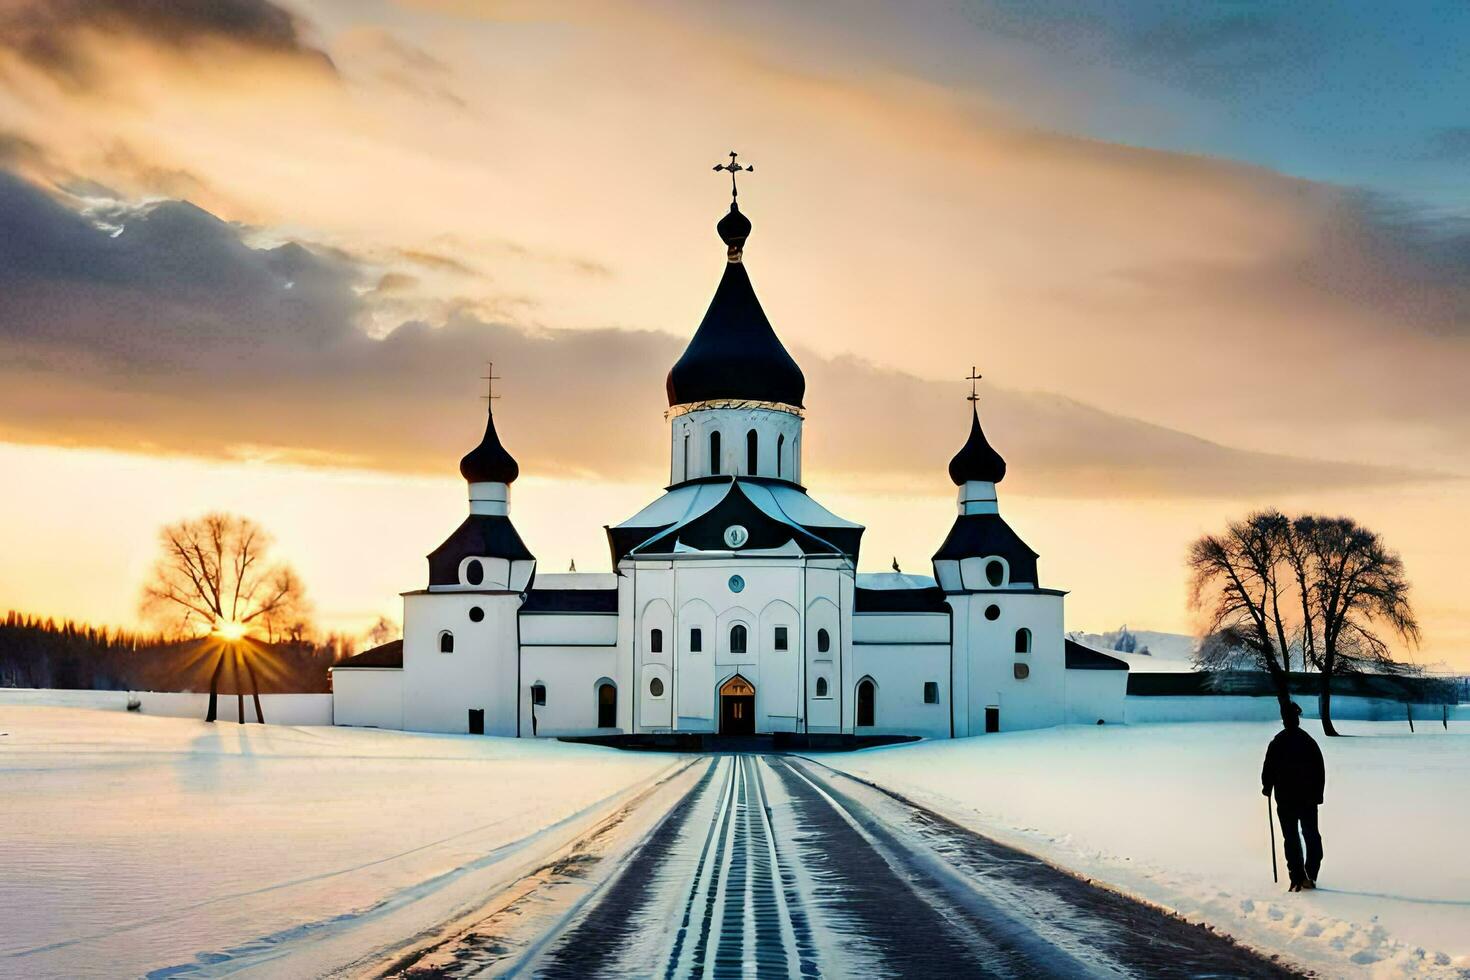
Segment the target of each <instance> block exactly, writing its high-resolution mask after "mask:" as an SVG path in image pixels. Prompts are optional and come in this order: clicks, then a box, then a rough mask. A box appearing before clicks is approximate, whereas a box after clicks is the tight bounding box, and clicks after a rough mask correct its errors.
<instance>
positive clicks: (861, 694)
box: [857, 678, 878, 728]
mask: <svg viewBox="0 0 1470 980" xmlns="http://www.w3.org/2000/svg"><path fill="white" fill-rule="evenodd" d="M877 700H878V685H876V684H874V683H873V682H872V680H870V679H868V678H863V680H861V681H859V682H858V689H857V723H858V727H859V728H872V727H873V717H874V715H876V714H877V703H876V702H877Z"/></svg>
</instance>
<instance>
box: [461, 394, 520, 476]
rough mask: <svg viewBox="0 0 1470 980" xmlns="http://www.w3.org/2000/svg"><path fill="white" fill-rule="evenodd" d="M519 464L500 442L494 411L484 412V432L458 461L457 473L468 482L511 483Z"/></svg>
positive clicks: (517, 473)
mask: <svg viewBox="0 0 1470 980" xmlns="http://www.w3.org/2000/svg"><path fill="white" fill-rule="evenodd" d="M520 473H521V467H520V464H519V463H517V462H516V461H515V457H513V456H511V454H510V453H509V452H507V451H506V448H505V447H504V446H503V445H501V444H500V434H499V433H498V432H496V431H495V412H494V411H493V410H490V411H487V412H486V413H485V434H484V435H483V436H481V437H480V444H479V445H478V446H476V447H475V448H474V449H471V450H470V451H469V452H467V453H465V455H464V458H463V459H461V460H460V461H459V475H460V476H462V477H464V478H465V480H466V482H469V483H513V482H515V478H516V477H517V476H520Z"/></svg>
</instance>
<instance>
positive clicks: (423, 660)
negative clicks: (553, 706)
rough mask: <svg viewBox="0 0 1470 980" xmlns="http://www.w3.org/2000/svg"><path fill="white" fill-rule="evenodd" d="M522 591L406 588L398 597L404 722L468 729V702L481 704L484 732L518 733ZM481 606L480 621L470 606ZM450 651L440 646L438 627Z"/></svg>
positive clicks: (419, 728) (427, 728) (423, 728)
mask: <svg viewBox="0 0 1470 980" xmlns="http://www.w3.org/2000/svg"><path fill="white" fill-rule="evenodd" d="M520 604H521V600H520V596H519V595H518V594H515V593H509V594H507V593H476V592H432V593H411V594H409V595H406V596H404V600H403V727H404V728H406V729H408V730H410V731H416V732H460V733H463V732H468V731H469V709H471V708H483V709H484V711H485V734H486V735H514V734H515V733H516V724H517V719H516V708H517V698H516V688H517V667H518V660H519V644H518V638H517V626H518V623H517V620H518V611H519V608H520ZM474 606H479V607H480V608H482V609H483V610H484V611H485V618H484V619H483V620H482V621H481V622H478V623H476V622H473V621H472V620H471V619H470V617H469V612H470V609H471V607H474ZM445 629H448V630H450V631H452V632H453V633H454V652H453V653H440V652H439V633H440V631H441V630H445Z"/></svg>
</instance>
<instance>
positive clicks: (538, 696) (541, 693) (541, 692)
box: [531, 684, 546, 708]
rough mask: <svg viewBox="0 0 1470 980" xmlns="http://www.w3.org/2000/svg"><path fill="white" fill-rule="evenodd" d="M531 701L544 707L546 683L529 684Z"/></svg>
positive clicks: (539, 706)
mask: <svg viewBox="0 0 1470 980" xmlns="http://www.w3.org/2000/svg"><path fill="white" fill-rule="evenodd" d="M531 703H532V704H534V705H536V706H537V707H538V708H544V707H546V685H545V684H532V685H531Z"/></svg>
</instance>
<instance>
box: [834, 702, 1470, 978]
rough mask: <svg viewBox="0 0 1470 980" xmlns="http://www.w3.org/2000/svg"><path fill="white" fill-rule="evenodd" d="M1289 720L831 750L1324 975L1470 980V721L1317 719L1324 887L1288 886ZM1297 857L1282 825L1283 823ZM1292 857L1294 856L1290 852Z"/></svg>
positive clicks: (1014, 840)
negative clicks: (1411, 728)
mask: <svg viewBox="0 0 1470 980" xmlns="http://www.w3.org/2000/svg"><path fill="white" fill-rule="evenodd" d="M1279 727H1280V726H1279V725H1271V724H1262V723H1235V724H1231V723H1194V724H1185V725H1139V726H1131V727H1124V726H1102V727H1097V726H1088V727H1068V728H1057V729H1050V730H1046V731H1036V732H1017V733H1012V734H1003V735H991V736H985V737H982V738H974V739H964V740H959V741H954V742H927V743H921V744H918V745H903V746H891V747H887V748H881V749H870V750H867V751H863V752H857V753H850V754H830V755H821V756H816V757H815V758H819V759H820V760H821V761H822V762H823V763H824V764H826V765H829V766H832V767H834V768H837V769H841V770H843V771H846V772H849V773H852V774H853V775H856V776H859V777H861V778H864V779H868V780H871V781H874V782H876V783H878V784H880V785H882V786H885V787H888V788H890V789H892V790H894V791H896V792H898V793H901V794H903V795H905V796H908V797H909V798H910V799H913V800H914V801H916V802H920V803H923V804H925V805H927V806H930V807H931V808H933V809H935V810H936V811H938V812H941V813H943V814H945V815H946V816H948V817H950V818H951V819H953V820H955V821H957V822H959V823H962V824H964V825H966V826H969V827H971V828H973V829H976V830H978V831H980V832H982V833H985V834H988V835H990V836H992V837H995V838H996V839H998V840H1001V841H1004V842H1006V843H1010V844H1014V845H1015V846H1018V847H1021V848H1023V849H1025V850H1028V851H1030V852H1032V853H1035V854H1038V855H1040V856H1042V857H1044V858H1046V859H1048V860H1050V861H1052V862H1053V863H1055V864H1057V865H1059V866H1061V867H1064V868H1067V869H1069V870H1072V871H1075V872H1077V873H1080V874H1083V875H1085V876H1088V877H1092V878H1096V879H1098V880H1100V881H1105V882H1108V883H1110V884H1112V885H1114V886H1116V887H1118V888H1120V889H1122V890H1123V891H1126V892H1128V893H1130V894H1134V895H1137V896H1139V897H1142V898H1144V899H1147V900H1149V901H1153V902H1155V903H1157V904H1160V905H1163V906H1165V907H1167V908H1170V909H1173V910H1175V911H1177V912H1179V913H1180V914H1182V915H1184V916H1186V917H1187V918H1189V919H1191V920H1193V921H1203V922H1207V923H1210V924H1212V925H1214V926H1215V927H1217V928H1219V929H1221V930H1222V931H1225V932H1228V933H1229V934H1231V935H1233V936H1235V937H1237V938H1239V939H1240V940H1242V941H1243V942H1246V943H1247V944H1249V945H1252V946H1254V947H1256V948H1258V949H1263V950H1267V951H1272V952H1277V951H1279V952H1281V953H1283V954H1284V955H1286V956H1287V957H1288V958H1289V959H1290V960H1291V961H1293V962H1296V963H1298V964H1300V965H1302V966H1305V967H1308V968H1312V969H1315V970H1317V971H1318V972H1319V973H1320V974H1321V975H1323V976H1365V977H1409V976H1413V977H1423V976H1456V977H1462V976H1465V975H1466V974H1465V972H1464V971H1470V850H1467V843H1466V834H1465V829H1466V818H1467V814H1470V723H1466V722H1451V723H1450V730H1449V732H1448V733H1446V732H1445V731H1444V730H1443V729H1441V728H1440V727H1439V726H1438V725H1433V726H1431V725H1421V726H1420V729H1419V734H1418V735H1414V736H1410V735H1409V734H1408V731H1407V729H1406V728H1405V727H1404V726H1403V725H1402V724H1398V723H1394V724H1389V723H1378V722H1349V723H1346V724H1343V725H1341V726H1340V727H1341V728H1342V729H1344V730H1346V731H1348V732H1349V733H1351V734H1352V735H1354V736H1356V737H1352V738H1336V739H1329V738H1325V737H1323V736H1322V734H1321V730H1320V727H1319V726H1318V724H1317V723H1316V722H1307V723H1305V727H1306V728H1307V730H1308V731H1310V732H1311V733H1312V734H1313V736H1314V737H1316V738H1317V740H1318V743H1319V744H1320V745H1321V746H1322V749H1323V754H1324V756H1325V757H1326V760H1327V770H1328V777H1327V800H1326V803H1325V805H1324V806H1323V807H1322V809H1321V811H1320V812H1321V826H1322V832H1323V839H1324V849H1325V852H1326V860H1325V861H1324V863H1323V866H1322V874H1321V882H1320V884H1321V888H1320V889H1319V890H1318V891H1316V892H1309V893H1304V894H1300V895H1292V894H1287V892H1286V886H1285V884H1284V880H1285V872H1286V868H1285V864H1284V862H1283V863H1282V866H1281V873H1282V878H1283V884H1280V885H1276V884H1273V883H1272V881H1271V863H1270V854H1269V850H1268V847H1269V844H1268V839H1267V834H1268V829H1267V825H1266V801H1265V798H1264V797H1262V796H1261V795H1260V764H1261V757H1262V755H1263V753H1264V751H1265V747H1266V743H1267V742H1268V741H1269V740H1270V738H1271V735H1272V734H1273V733H1274V732H1275V731H1276V730H1277V729H1278V728H1279ZM1277 835H1278V836H1277V846H1278V848H1279V847H1280V828H1277ZM1278 860H1280V858H1279V855H1278Z"/></svg>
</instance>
